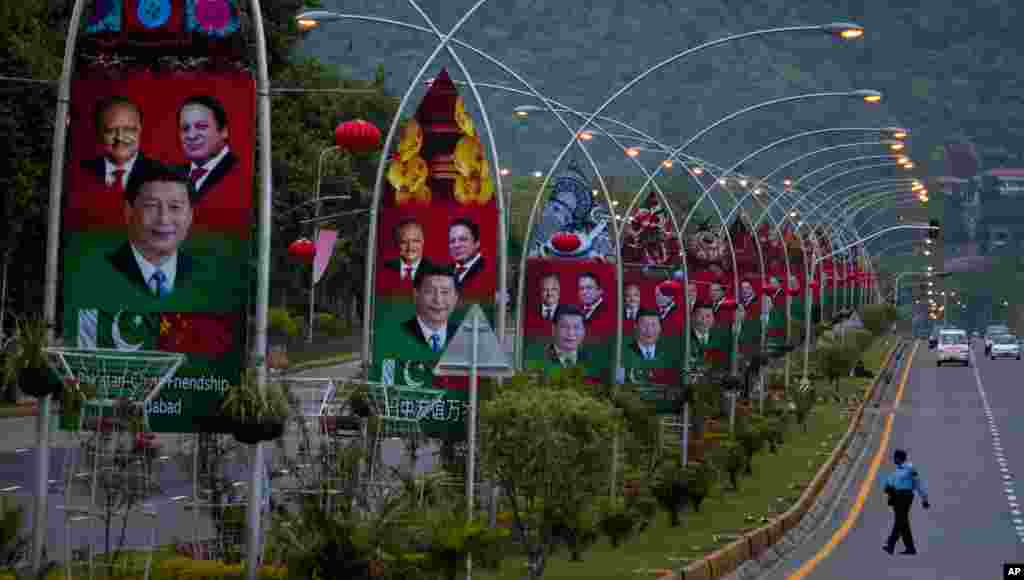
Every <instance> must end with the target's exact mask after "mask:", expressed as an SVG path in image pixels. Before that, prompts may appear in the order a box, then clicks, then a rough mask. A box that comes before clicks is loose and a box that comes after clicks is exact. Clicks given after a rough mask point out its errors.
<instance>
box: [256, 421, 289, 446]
mask: <svg viewBox="0 0 1024 580" xmlns="http://www.w3.org/2000/svg"><path fill="white" fill-rule="evenodd" d="M260 425H262V427H263V439H262V440H263V441H273V440H275V439H280V438H281V436H282V435H284V419H268V420H265V421H263V422H262V423H260Z"/></svg>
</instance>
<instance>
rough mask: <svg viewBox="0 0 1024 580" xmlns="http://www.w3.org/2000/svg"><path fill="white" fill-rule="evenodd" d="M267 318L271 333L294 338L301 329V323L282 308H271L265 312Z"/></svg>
mask: <svg viewBox="0 0 1024 580" xmlns="http://www.w3.org/2000/svg"><path fill="white" fill-rule="evenodd" d="M267 318H268V320H267V325H268V326H269V329H268V330H269V331H270V332H271V334H277V335H280V336H287V337H288V338H295V337H297V336H299V332H300V331H301V330H302V327H301V323H300V322H299V321H298V320H297V319H296V318H294V317H292V315H291V313H289V312H288V310H286V309H284V308H271V309H270V310H269V311H268V312H267Z"/></svg>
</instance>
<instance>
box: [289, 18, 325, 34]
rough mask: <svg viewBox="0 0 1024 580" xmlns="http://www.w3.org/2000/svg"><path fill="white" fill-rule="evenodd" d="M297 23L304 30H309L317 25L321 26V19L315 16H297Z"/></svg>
mask: <svg viewBox="0 0 1024 580" xmlns="http://www.w3.org/2000/svg"><path fill="white" fill-rule="evenodd" d="M295 24H296V25H298V27H299V30H301V31H302V32H309V31H310V30H313V29H314V28H316V27H317V26H320V21H319V20H316V19H315V18H297V19H296V20H295Z"/></svg>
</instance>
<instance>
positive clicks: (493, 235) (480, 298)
mask: <svg viewBox="0 0 1024 580" xmlns="http://www.w3.org/2000/svg"><path fill="white" fill-rule="evenodd" d="M386 171H387V173H386V176H387V187H386V189H385V192H384V196H383V199H382V200H381V207H380V210H379V211H380V213H379V218H378V229H377V247H376V248H375V249H374V250H373V251H372V252H371V254H370V255H371V257H372V259H374V260H375V262H374V264H375V266H374V270H375V280H374V290H375V292H374V294H375V299H374V300H375V303H374V314H373V320H372V321H370V322H369V324H372V325H373V343H372V346H373V360H372V367H371V370H370V380H371V381H375V382H382V383H386V384H390V385H396V386H398V387H407V389H406V390H404V391H403V390H402V389H401V388H400V389H399V396H400V397H402V396H403V395H402V394H403V393H404V394H407V395H408V397H407V399H408V400H407V401H405V402H404V403H403V404H402V405H400V406H399V409H400V410H401V409H405V410H406V411H407V412H410V413H414V412H415V410H416V409H419V408H421V406H422V405H428V404H429V402H430V400H433V399H434V398H436V397H437V396H441V397H442V399H441V401H442V402H441V403H438V404H434V405H432V406H431V407H430V408H431V409H432V412H431V413H430V416H429V417H428V418H427V419H425V420H424V421H423V422H421V427H422V428H423V430H424V432H426V433H429V434H432V435H436V436H452V437H462V436H464V435H465V431H464V430H465V424H464V422H463V418H464V414H465V405H466V401H467V391H466V389H467V387H468V380H467V378H466V377H459V376H435V374H434V370H433V369H434V367H435V366H436V365H437V362H438V360H439V359H440V357H441V355H442V353H443V352H444V351H445V350H446V348H447V346H448V344H449V343H450V341H451V339H452V338H454V337H455V331H456V329H458V325H459V323H460V322H461V321H462V319H463V317H464V316H465V313H466V310H467V308H468V307H469V306H470V305H472V304H479V305H480V306H481V307H482V309H483V311H484V313H485V314H486V316H487V318H488V319H489V321H490V323H491V324H492V327H495V326H493V325H494V316H495V302H496V294H497V268H498V258H499V255H498V243H499V241H498V239H497V231H498V205H497V200H496V198H495V195H496V192H495V187H494V180H493V177H492V175H491V165H490V162H489V161H488V159H487V157H486V155H485V153H484V147H483V144H482V142H481V139H480V135H479V133H478V131H477V129H476V125H475V124H474V122H473V118H472V116H471V115H470V113H469V111H468V110H467V109H466V103H465V101H464V100H463V98H462V97H461V96H460V95H459V93H458V91H457V90H456V88H455V85H454V83H452V81H451V79H450V78H449V77H448V73H447V72H446V71H443V70H442V71H441V73H440V74H439V75H438V77H437V78H435V79H434V80H433V82H432V83H431V85H430V88H429V90H428V91H427V93H426V95H425V96H424V97H423V100H422V102H421V103H420V106H419V108H418V109H417V111H416V114H415V115H414V116H413V117H411V118H409V119H406V120H405V122H404V123H403V125H402V128H401V132H400V134H399V141H398V145H397V147H396V150H395V151H393V152H392V155H391V157H390V159H389V161H388V166H387V168H386ZM417 389H419V390H417ZM430 391H434V392H433V393H431V392H430ZM437 391H443V392H441V393H439V392H437Z"/></svg>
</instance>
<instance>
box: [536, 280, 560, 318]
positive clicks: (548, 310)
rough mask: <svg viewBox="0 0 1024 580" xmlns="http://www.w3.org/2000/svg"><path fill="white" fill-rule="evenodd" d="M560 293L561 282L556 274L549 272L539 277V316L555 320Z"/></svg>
mask: <svg viewBox="0 0 1024 580" xmlns="http://www.w3.org/2000/svg"><path fill="white" fill-rule="evenodd" d="M561 295H562V284H561V282H559V280H558V274H556V273H554V272H550V273H548V274H545V275H544V277H543V278H541V279H540V317H541V320H547V321H548V322H554V321H555V311H557V310H558V301H559V299H560V297H561Z"/></svg>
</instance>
